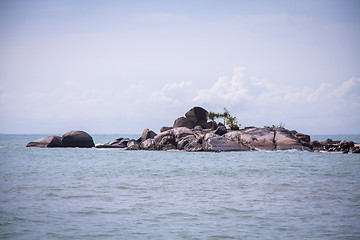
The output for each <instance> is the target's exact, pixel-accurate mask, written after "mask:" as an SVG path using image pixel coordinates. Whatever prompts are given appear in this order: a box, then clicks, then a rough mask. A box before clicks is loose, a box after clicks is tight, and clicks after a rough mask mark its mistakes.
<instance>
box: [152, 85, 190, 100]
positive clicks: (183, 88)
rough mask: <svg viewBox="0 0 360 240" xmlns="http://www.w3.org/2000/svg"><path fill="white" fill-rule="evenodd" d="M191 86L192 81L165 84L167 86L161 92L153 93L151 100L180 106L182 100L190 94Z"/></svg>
mask: <svg viewBox="0 0 360 240" xmlns="http://www.w3.org/2000/svg"><path fill="white" fill-rule="evenodd" d="M191 86H192V82H191V81H183V82H172V83H168V84H165V86H164V87H163V88H162V89H161V90H160V91H157V92H153V93H152V95H151V99H152V100H153V101H165V102H170V103H173V104H178V103H180V101H181V100H183V98H184V95H186V93H187V92H189V88H190V87H191Z"/></svg>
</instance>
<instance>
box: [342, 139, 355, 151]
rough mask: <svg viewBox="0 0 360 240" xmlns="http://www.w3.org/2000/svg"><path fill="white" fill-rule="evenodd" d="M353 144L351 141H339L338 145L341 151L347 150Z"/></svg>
mask: <svg viewBox="0 0 360 240" xmlns="http://www.w3.org/2000/svg"><path fill="white" fill-rule="evenodd" d="M354 146H355V144H354V142H353V141H341V142H340V144H339V147H340V149H341V150H342V151H348V152H349V150H350V149H351V148H353V147H354Z"/></svg>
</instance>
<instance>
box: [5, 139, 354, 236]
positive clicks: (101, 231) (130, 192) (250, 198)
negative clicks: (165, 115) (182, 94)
mask: <svg viewBox="0 0 360 240" xmlns="http://www.w3.org/2000/svg"><path fill="white" fill-rule="evenodd" d="M39 137H42V136H40V135H0V168H1V169H0V239H359V238H360V181H359V180H360V155H357V154H341V153H318V152H299V151H278V152H224V153H208V152H196V153H191V152H183V151H168V152H158V151H125V150H120V149H95V148H92V149H80V148H68V149H62V148H26V147H25V145H26V143H27V142H29V141H31V140H34V139H36V138H39ZM117 137H121V135H117V136H107V135H96V136H94V140H95V143H104V142H106V141H110V140H112V139H114V138H117ZM135 137H136V136H135ZM328 137H331V136H319V137H318V140H324V139H326V138H328ZM345 137H347V138H344V139H352V140H360V138H359V137H360V136H359V135H352V136H345ZM321 138H323V139H321ZM333 138H334V139H336V136H335V137H333Z"/></svg>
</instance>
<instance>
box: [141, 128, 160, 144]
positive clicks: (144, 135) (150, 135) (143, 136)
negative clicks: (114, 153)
mask: <svg viewBox="0 0 360 240" xmlns="http://www.w3.org/2000/svg"><path fill="white" fill-rule="evenodd" d="M155 136H156V133H155V132H153V131H152V130H149V129H148V128H145V129H144V131H143V132H142V134H141V137H140V139H141V142H143V141H145V140H146V139H149V138H150V139H151V138H154V137H155Z"/></svg>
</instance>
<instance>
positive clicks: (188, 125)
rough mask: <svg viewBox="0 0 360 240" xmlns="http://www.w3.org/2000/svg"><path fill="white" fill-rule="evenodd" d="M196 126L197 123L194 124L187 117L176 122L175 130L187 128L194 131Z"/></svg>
mask: <svg viewBox="0 0 360 240" xmlns="http://www.w3.org/2000/svg"><path fill="white" fill-rule="evenodd" d="M195 126H196V125H195V123H193V122H192V121H191V120H190V119H188V118H186V117H179V118H177V119H176V120H175V121H174V125H173V128H178V127H186V128H190V129H192V128H193V127H195Z"/></svg>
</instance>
